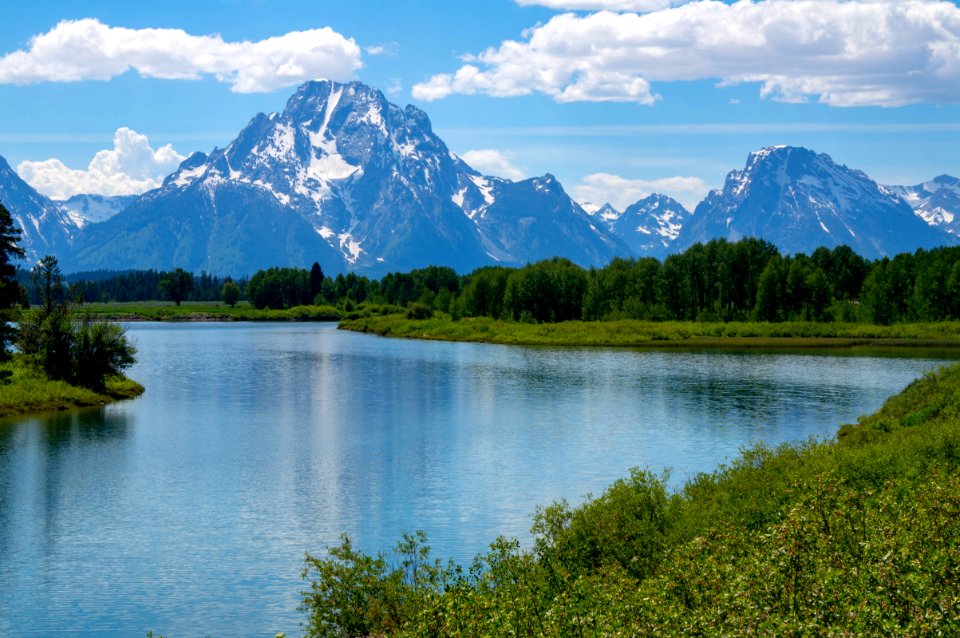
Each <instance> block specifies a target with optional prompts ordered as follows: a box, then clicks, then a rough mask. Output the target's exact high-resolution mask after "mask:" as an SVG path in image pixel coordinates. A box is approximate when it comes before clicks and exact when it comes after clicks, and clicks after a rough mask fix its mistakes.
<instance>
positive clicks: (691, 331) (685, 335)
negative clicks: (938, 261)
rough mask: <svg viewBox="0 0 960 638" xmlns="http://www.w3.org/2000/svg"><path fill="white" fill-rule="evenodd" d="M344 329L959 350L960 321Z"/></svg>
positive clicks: (346, 325)
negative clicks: (924, 347)
mask: <svg viewBox="0 0 960 638" xmlns="http://www.w3.org/2000/svg"><path fill="white" fill-rule="evenodd" d="M340 327H341V328H342V329H344V330H352V331H356V332H368V333H373V334H378V335H381V336H386V337H401V338H409V339H436V340H443V341H472V342H482V343H498V344H507V345H511V344H512V345H540V346H591V347H599V346H605V347H618V346H620V347H673V346H681V347H705V348H706V347H731V348H771V347H781V348H783V347H786V348H804V347H811V348H822V347H852V346H866V345H888V346H918V345H923V346H943V347H954V346H956V347H960V322H957V321H950V322H936V323H914V324H896V325H892V326H874V325H868V324H851V323H816V322H799V321H797V322H784V323H761V322H729V323H722V322H716V323H708V322H681V321H663V322H651V321H634V320H618V321H592V322H584V321H565V322H562V323H539V324H531V323H521V322H512V321H500V320H496V319H490V318H487V317H471V318H464V319H460V320H459V321H453V320H452V319H451V318H450V316H449V315H446V314H443V313H436V314H435V315H434V316H433V317H432V318H430V319H423V320H415V319H408V318H407V317H406V316H405V315H399V314H391V315H386V316H368V317H358V318H353V319H345V320H343V321H341V323H340Z"/></svg>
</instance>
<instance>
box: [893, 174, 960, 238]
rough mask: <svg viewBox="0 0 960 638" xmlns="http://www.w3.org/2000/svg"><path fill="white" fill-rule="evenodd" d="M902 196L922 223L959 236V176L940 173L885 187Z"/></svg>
mask: <svg viewBox="0 0 960 638" xmlns="http://www.w3.org/2000/svg"><path fill="white" fill-rule="evenodd" d="M886 188H887V189H888V190H889V191H890V192H891V193H893V194H895V195H897V196H899V197H902V198H903V200H904V201H905V202H907V204H909V205H910V207H911V208H913V210H914V211H916V213H917V215H919V216H920V217H921V218H923V220H924V221H925V222H927V223H928V224H930V225H931V226H935V227H938V228H941V229H943V230H945V231H946V232H948V233H950V234H951V235H955V236H956V235H960V179H957V178H956V177H953V176H951V175H939V176H937V177H934V178H933V179H932V180H930V181H929V182H923V183H922V184H916V185H914V186H887V187H886Z"/></svg>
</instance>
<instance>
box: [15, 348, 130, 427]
mask: <svg viewBox="0 0 960 638" xmlns="http://www.w3.org/2000/svg"><path fill="white" fill-rule="evenodd" d="M0 370H4V371H8V372H10V377H9V378H8V381H7V383H3V384H0V417H4V416H13V415H18V414H32V413H36V412H48V411H53V410H67V409H70V408H78V407H86V406H93V405H102V404H105V403H110V402H112V401H115V400H118V399H130V398H133V397H136V396H139V395H140V394H142V393H143V386H142V385H140V384H139V383H137V382H136V381H133V380H131V379H128V378H126V377H123V376H121V377H113V378H110V379H108V380H107V384H106V386H107V389H106V392H105V393H104V394H98V393H96V392H93V391H91V390H88V389H86V388H81V387H77V386H74V385H70V384H69V383H66V382H64V381H51V380H49V379H47V377H46V376H45V375H44V374H43V373H42V372H40V371H39V370H36V369H34V368H32V367H30V366H27V365H24V364H23V363H21V362H19V361H16V360H14V361H9V362H6V363H3V364H0Z"/></svg>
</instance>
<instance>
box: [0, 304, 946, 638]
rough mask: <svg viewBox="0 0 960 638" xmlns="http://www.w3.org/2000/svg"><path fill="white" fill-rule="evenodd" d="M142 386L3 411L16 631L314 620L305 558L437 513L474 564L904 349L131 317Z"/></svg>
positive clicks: (804, 433) (1, 513)
mask: <svg viewBox="0 0 960 638" xmlns="http://www.w3.org/2000/svg"><path fill="white" fill-rule="evenodd" d="M129 335H130V337H131V338H132V339H133V341H134V342H135V344H136V345H137V347H138V349H139V354H138V359H139V361H138V363H137V365H136V366H135V367H134V368H133V369H132V370H131V371H130V376H131V377H133V378H135V379H137V380H138V381H140V382H141V383H143V385H144V386H146V388H147V391H146V393H145V394H144V395H143V396H142V397H140V398H138V399H136V400H133V401H128V402H124V403H119V404H114V405H110V406H105V407H103V408H99V409H92V410H82V411H76V412H71V413H61V414H54V415H47V416H43V417H34V418H20V419H7V420H3V421H0V635H18V636H58V637H62V636H68V637H69V636H143V635H144V634H145V632H146V631H147V630H148V629H152V630H154V631H156V632H162V633H163V634H164V635H167V636H173V637H175V638H181V637H184V636H205V635H212V636H273V635H274V634H275V633H276V632H278V631H286V632H288V635H290V636H295V635H299V634H300V629H299V623H300V621H301V615H300V614H299V612H298V611H297V605H298V603H299V591H300V589H301V587H302V586H303V585H302V582H301V581H300V577H299V573H300V568H301V566H302V561H303V556H304V552H307V551H309V552H311V553H323V551H324V550H325V548H326V547H328V546H330V545H334V544H337V543H338V539H339V536H340V534H341V533H343V532H348V533H349V534H350V535H351V537H352V538H353V539H354V540H355V541H356V543H357V545H359V546H360V547H361V548H364V549H366V550H370V551H374V550H377V549H389V548H391V547H392V546H393V545H394V544H395V542H396V541H397V540H398V539H399V537H400V535H401V533H402V532H404V531H414V530H417V529H423V530H425V531H426V532H427V534H428V535H429V538H430V541H431V545H432V546H433V547H434V549H435V553H436V554H438V555H440V556H442V557H454V558H456V559H458V560H462V561H467V560H469V559H470V558H471V557H472V556H473V555H474V554H475V553H477V552H480V551H483V550H484V549H486V546H487V544H488V543H490V542H491V541H492V540H493V539H494V538H495V537H496V536H497V535H498V534H505V535H508V536H514V537H517V538H520V539H521V542H524V543H528V542H529V536H528V532H527V530H528V528H529V525H530V522H531V518H532V515H533V513H534V510H535V508H536V507H537V506H538V505H545V504H548V503H550V502H551V501H554V500H557V499H560V498H567V499H568V500H570V501H572V502H579V501H581V500H582V498H583V496H584V495H585V494H586V493H588V492H592V493H594V494H598V493H600V492H601V491H602V490H603V489H604V488H605V487H606V486H607V485H609V484H610V483H611V482H613V481H614V480H616V479H617V478H620V477H623V476H626V475H627V474H628V472H629V470H630V468H631V467H643V468H648V469H651V470H653V471H655V472H658V473H659V472H661V471H663V470H664V469H667V468H669V469H670V475H669V476H670V478H669V483H670V485H671V486H672V487H674V488H677V487H680V486H682V484H683V483H684V481H685V480H687V479H688V478H690V477H691V476H693V475H695V474H696V473H698V472H703V471H710V470H713V469H714V468H716V466H717V465H718V464H720V463H722V462H724V461H727V460H730V459H732V458H733V457H734V456H735V455H736V454H737V451H738V450H739V449H740V448H742V447H744V446H750V445H752V444H754V443H757V442H761V441H762V442H766V443H769V444H777V443H781V442H784V441H796V440H802V439H806V438H808V437H811V436H817V437H825V436H830V435H832V434H833V433H834V432H835V431H836V429H837V427H838V426H839V424H841V423H849V422H853V421H855V420H856V417H857V416H858V415H860V414H863V413H866V412H870V411H873V410H875V409H877V408H878V407H880V405H881V404H882V403H883V401H884V399H886V398H887V397H888V396H890V395H892V394H894V393H895V392H897V391H899V390H900V389H902V388H903V387H904V386H905V385H906V384H907V383H909V382H910V381H911V380H912V379H914V378H916V377H918V376H919V375H921V374H922V373H923V372H924V371H926V370H931V369H934V368H936V367H938V366H940V365H942V364H944V363H947V361H946V360H944V359H943V358H942V357H943V356H944V355H937V354H935V353H934V354H931V353H924V352H912V351H907V350H905V351H901V352H900V353H899V356H896V357H868V356H862V355H856V354H855V353H852V352H851V353H846V354H844V355H842V356H831V355H825V354H811V353H794V354H772V353H759V354H757V353H754V354H750V353H747V354H742V353H724V352H682V351H681V352H676V351H673V352H658V351H649V350H613V349H550V348H525V347H506V346H494V345H484V344H461V343H441V342H420V341H400V340H389V339H381V338H378V337H373V336H368V335H360V334H354V333H347V332H340V331H337V330H336V329H335V327H334V326H333V325H325V324H248V323H241V324H207V323H191V324H151V323H144V324H133V325H131V326H129Z"/></svg>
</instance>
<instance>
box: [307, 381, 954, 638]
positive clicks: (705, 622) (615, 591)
mask: <svg viewBox="0 0 960 638" xmlns="http://www.w3.org/2000/svg"><path fill="white" fill-rule="evenodd" d="M533 532H534V537H535V541H534V544H533V546H532V547H531V548H529V549H521V548H520V546H519V545H518V543H516V542H515V541H510V540H506V539H499V540H497V541H495V542H494V543H493V544H492V545H491V550H490V551H489V552H488V553H486V554H483V555H480V556H478V557H477V558H476V561H475V562H474V564H473V565H470V566H464V567H461V566H456V565H452V564H448V563H444V562H442V561H438V560H435V559H433V558H431V557H430V555H429V550H428V548H427V547H426V540H425V539H424V538H423V537H422V536H421V535H413V536H408V537H406V538H404V539H403V541H402V542H401V543H400V544H399V545H398V547H397V549H396V550H395V552H394V553H392V554H391V553H388V554H380V555H377V556H368V555H364V554H362V553H359V552H357V551H356V550H355V549H354V548H353V546H352V545H351V544H350V543H349V541H348V540H345V541H344V543H343V544H342V545H341V546H339V547H336V548H333V549H332V550H330V554H329V556H325V557H308V558H307V562H306V568H305V570H304V577H305V578H306V580H307V591H305V592H304V595H303V603H304V611H305V612H306V613H307V621H308V625H307V630H308V635H310V636H328V635H345V636H360V635H401V636H427V635H445V636H504V637H506V636H518V635H525V636H580V635H591V636H638V635H639V636H642V635H651V636H653V635H656V636H662V635H666V636H681V635H700V636H739V635H780V636H783V635H790V636H807V635H836V636H861V635H870V636H888V635H911V636H934V635H957V634H958V633H960V588H958V587H957V583H958V582H960V366H953V367H951V368H949V369H947V370H944V371H941V372H938V373H935V374H929V375H926V376H925V377H923V378H922V379H919V380H917V381H915V382H914V383H912V384H911V385H910V386H909V387H907V388H906V389H905V390H904V391H903V392H901V393H900V394H898V395H896V396H895V397H892V398H891V399H889V400H888V401H887V402H886V404H885V405H884V406H883V408H882V409H881V410H879V411H878V412H877V413H875V414H873V415H870V416H867V417H864V418H861V419H860V420H859V422H858V423H856V424H851V425H845V426H842V427H841V428H840V429H839V431H838V434H837V437H836V439H835V440H832V441H808V442H804V443H801V444H795V445H785V446H782V447H778V448H776V449H770V448H766V447H762V446H760V447H757V448H754V449H750V450H747V451H744V452H743V453H742V454H741V455H740V456H739V457H738V458H737V459H736V460H735V461H733V462H732V463H731V464H730V465H729V466H724V467H721V468H719V469H717V470H716V471H715V472H713V473H711V474H704V475H700V476H698V477H696V478H694V479H693V480H692V481H690V482H689V483H688V484H687V485H686V486H685V487H684V488H683V489H682V490H681V491H680V492H679V493H673V494H671V493H669V492H668V491H667V490H666V488H665V486H664V482H663V481H662V480H661V478H660V477H657V476H654V475H651V474H650V473H647V472H643V471H635V472H634V473H633V474H632V475H631V476H630V477H628V478H625V479H623V480H621V481H618V482H616V483H615V484H614V485H612V486H611V487H610V488H609V489H608V490H607V491H606V492H605V493H604V494H602V495H601V496H600V497H598V498H595V499H592V500H589V501H588V502H586V503H585V504H583V505H581V506H578V507H571V506H570V505H568V504H567V503H559V504H554V505H552V506H550V507H547V508H545V509H543V510H541V511H539V512H538V513H537V516H536V518H535V523H534V527H533Z"/></svg>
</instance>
